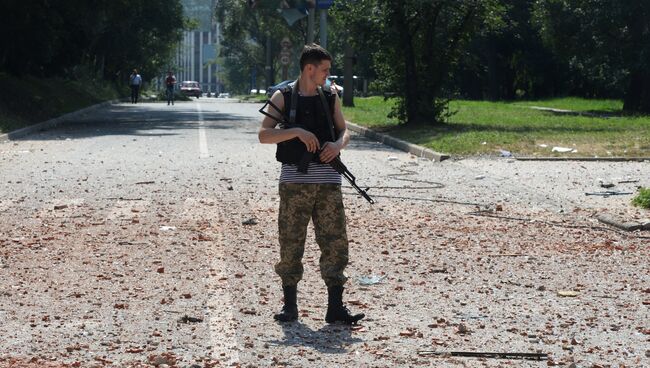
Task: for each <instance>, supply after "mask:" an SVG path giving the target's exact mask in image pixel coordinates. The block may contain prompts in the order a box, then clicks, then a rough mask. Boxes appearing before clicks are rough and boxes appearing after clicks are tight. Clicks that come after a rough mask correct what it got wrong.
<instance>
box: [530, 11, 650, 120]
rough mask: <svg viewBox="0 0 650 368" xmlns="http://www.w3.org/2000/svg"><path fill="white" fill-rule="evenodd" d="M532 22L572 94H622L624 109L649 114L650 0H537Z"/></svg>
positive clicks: (612, 95) (613, 95)
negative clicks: (566, 72)
mask: <svg viewBox="0 0 650 368" xmlns="http://www.w3.org/2000/svg"><path fill="white" fill-rule="evenodd" d="M536 20H537V24H538V26H539V29H540V32H541V34H542V36H543V37H544V40H545V42H546V44H547V45H548V46H549V47H550V48H551V49H552V50H553V51H554V52H555V53H556V54H557V55H558V56H559V57H560V58H561V59H562V60H564V61H565V62H566V63H567V64H568V66H569V67H570V70H571V72H572V74H573V75H575V76H576V80H575V83H574V88H575V89H574V91H575V92H578V93H580V94H584V95H589V96H611V97H615V96H620V95H622V94H624V110H628V111H642V112H650V2H648V1H628V0H626V1H612V0H539V1H538V2H537V7H536Z"/></svg>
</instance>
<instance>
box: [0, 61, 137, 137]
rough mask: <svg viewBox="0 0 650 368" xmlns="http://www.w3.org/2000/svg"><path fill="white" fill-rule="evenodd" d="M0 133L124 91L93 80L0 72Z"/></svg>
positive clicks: (70, 110) (115, 95) (112, 97)
mask: <svg viewBox="0 0 650 368" xmlns="http://www.w3.org/2000/svg"><path fill="white" fill-rule="evenodd" d="M0 85H2V88H1V89H0V133H8V132H11V131H13V130H16V129H20V128H23V127H26V126H29V125H32V124H35V123H39V122H42V121H45V120H48V119H51V118H54V117H57V116H61V115H63V114H66V113H69V112H72V111H76V110H79V109H82V108H84V107H87V106H90V105H93V104H96V103H99V102H102V101H107V100H111V99H115V98H118V97H120V94H122V95H125V94H126V93H127V92H126V91H125V90H124V91H121V90H119V89H118V88H117V87H116V86H113V85H109V84H107V83H105V82H101V81H93V80H67V79H62V78H35V77H31V76H25V77H15V76H12V75H8V74H5V73H0Z"/></svg>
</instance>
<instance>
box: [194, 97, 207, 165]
mask: <svg viewBox="0 0 650 368" xmlns="http://www.w3.org/2000/svg"><path fill="white" fill-rule="evenodd" d="M196 110H197V111H198V113H199V158H208V157H210V153H209V152H208V140H207V138H206V137H205V121H203V111H202V110H201V105H200V104H199V103H198V102H197V103H196Z"/></svg>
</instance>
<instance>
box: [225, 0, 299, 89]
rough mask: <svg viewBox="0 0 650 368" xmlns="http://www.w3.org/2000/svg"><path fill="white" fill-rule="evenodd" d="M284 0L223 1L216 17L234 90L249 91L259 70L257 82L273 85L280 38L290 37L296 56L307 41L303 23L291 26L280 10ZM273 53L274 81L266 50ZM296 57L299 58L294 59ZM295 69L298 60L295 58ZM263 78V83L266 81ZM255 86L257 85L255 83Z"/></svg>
mask: <svg viewBox="0 0 650 368" xmlns="http://www.w3.org/2000/svg"><path fill="white" fill-rule="evenodd" d="M279 8H280V1H258V2H246V1H241V0H220V1H218V2H217V5H216V18H217V21H218V22H219V23H220V26H221V37H222V40H221V51H220V54H219V56H221V57H223V58H224V59H225V60H226V61H225V64H224V66H225V68H226V73H225V74H226V75H225V77H226V80H225V82H226V84H228V88H229V89H230V90H233V91H236V92H245V91H246V90H247V89H248V87H249V86H250V80H251V74H252V73H253V71H255V72H256V75H257V79H258V80H256V81H255V83H256V84H258V83H264V84H262V85H265V86H268V85H271V84H273V82H274V81H273V78H274V76H275V72H274V71H275V70H278V69H279V68H280V65H279V59H278V52H279V51H280V41H281V40H282V39H283V38H284V37H288V38H289V39H290V40H291V43H292V44H293V46H294V56H295V55H297V53H298V52H299V50H300V49H301V48H302V45H303V44H304V35H303V34H302V28H303V27H302V22H298V23H297V24H294V26H293V27H289V26H288V25H287V23H286V21H285V20H284V19H283V18H282V16H281V14H280V13H279V11H278V9H279ZM269 46H270V49H269V50H268V52H270V53H271V60H272V65H271V67H272V71H271V75H272V77H271V80H266V76H265V73H264V72H265V67H266V53H267V47H269ZM294 59H295V58H294ZM293 64H294V70H295V71H297V68H295V64H296V63H295V60H294V63H293ZM262 81H263V82H262ZM253 87H255V86H253Z"/></svg>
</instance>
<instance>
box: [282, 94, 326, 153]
mask: <svg viewBox="0 0 650 368" xmlns="http://www.w3.org/2000/svg"><path fill="white" fill-rule="evenodd" d="M291 92H292V91H291V85H290V86H289V87H287V88H285V89H284V90H283V91H282V96H283V97H284V116H285V119H287V121H289V111H291ZM323 94H324V95H325V99H326V100H327V103H328V105H329V109H330V113H331V114H332V115H334V101H335V99H334V95H333V94H332V92H331V90H330V89H329V88H328V87H323ZM297 105H298V107H297V109H296V121H295V122H294V124H295V125H297V126H299V127H300V128H302V129H305V130H308V131H310V132H312V133H314V135H315V136H316V137H317V138H318V140H319V142H320V144H321V146H322V145H323V143H325V142H332V141H335V140H336V139H337V138H338V137H336V136H335V137H334V139H332V133H331V130H330V127H329V125H328V124H329V123H328V121H327V116H326V115H325V110H324V108H323V104H322V102H321V99H320V96H319V95H318V94H316V95H315V96H307V97H303V96H300V95H298V104H297ZM334 132H335V133H334V134H335V135H336V129H334ZM306 152H307V147H306V146H305V144H304V143H302V142H301V141H300V139H298V138H293V139H291V140H288V141H284V142H280V143H278V148H277V150H276V152H275V158H276V159H277V160H278V161H280V162H282V163H284V164H297V163H299V162H300V159H301V158H302V156H303V155H304V154H305V153H306ZM314 161H318V155H314Z"/></svg>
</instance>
